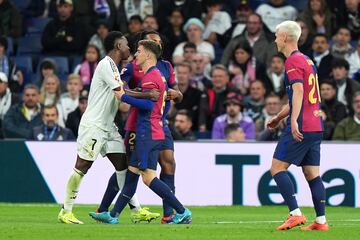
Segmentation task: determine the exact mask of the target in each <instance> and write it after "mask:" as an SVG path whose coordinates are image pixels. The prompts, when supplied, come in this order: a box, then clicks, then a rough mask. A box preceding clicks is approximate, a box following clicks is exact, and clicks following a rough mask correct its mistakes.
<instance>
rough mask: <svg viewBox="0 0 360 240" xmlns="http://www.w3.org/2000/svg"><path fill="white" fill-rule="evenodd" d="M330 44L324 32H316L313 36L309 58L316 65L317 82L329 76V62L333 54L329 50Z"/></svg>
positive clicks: (331, 60)
mask: <svg viewBox="0 0 360 240" xmlns="http://www.w3.org/2000/svg"><path fill="white" fill-rule="evenodd" d="M329 48H330V46H329V43H328V39H327V37H326V35H325V34H323V33H318V34H316V35H315V36H314V41H313V44H312V50H313V52H312V54H311V55H310V56H311V59H312V60H313V62H314V63H315V65H316V67H317V72H318V77H319V82H320V83H321V82H322V81H323V80H325V79H329V78H330V74H331V63H332V62H333V59H334V57H333V55H332V54H331V53H330V50H329Z"/></svg>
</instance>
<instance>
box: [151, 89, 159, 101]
mask: <svg viewBox="0 0 360 240" xmlns="http://www.w3.org/2000/svg"><path fill="white" fill-rule="evenodd" d="M149 96H150V100H151V101H154V102H156V101H157V100H158V99H159V97H160V92H159V90H157V89H155V88H153V89H151V90H150V91H149Z"/></svg>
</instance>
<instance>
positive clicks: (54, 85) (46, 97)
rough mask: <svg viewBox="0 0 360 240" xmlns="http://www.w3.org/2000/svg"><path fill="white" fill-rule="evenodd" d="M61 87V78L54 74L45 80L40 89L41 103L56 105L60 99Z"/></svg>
mask: <svg viewBox="0 0 360 240" xmlns="http://www.w3.org/2000/svg"><path fill="white" fill-rule="evenodd" d="M60 95H61V87H60V80H59V78H58V77H57V76H56V75H55V74H53V75H50V76H48V77H46V78H45V79H44V82H43V85H42V87H41V89H40V103H41V104H43V105H45V106H46V105H56V104H57V103H58V101H59V99H60Z"/></svg>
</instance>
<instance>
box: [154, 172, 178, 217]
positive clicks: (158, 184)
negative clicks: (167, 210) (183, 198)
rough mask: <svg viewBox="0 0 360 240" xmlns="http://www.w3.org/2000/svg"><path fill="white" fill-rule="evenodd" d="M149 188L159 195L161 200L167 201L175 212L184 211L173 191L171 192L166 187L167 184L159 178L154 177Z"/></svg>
mask: <svg viewBox="0 0 360 240" xmlns="http://www.w3.org/2000/svg"><path fill="white" fill-rule="evenodd" d="M149 188H150V189H151V190H153V192H154V193H156V194H157V195H158V196H159V197H161V198H162V199H163V201H166V202H167V203H169V205H170V206H171V207H172V208H174V209H175V211H176V212H177V213H184V211H185V208H184V206H183V205H182V204H181V203H180V202H179V200H178V199H177V198H176V197H175V195H174V193H172V192H171V189H170V188H169V187H168V185H166V184H165V183H163V182H162V181H161V180H160V179H158V178H154V179H153V180H152V181H151V183H150V185H149Z"/></svg>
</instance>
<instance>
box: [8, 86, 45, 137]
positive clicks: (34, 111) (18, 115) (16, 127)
mask: <svg viewBox="0 0 360 240" xmlns="http://www.w3.org/2000/svg"><path fill="white" fill-rule="evenodd" d="M39 93H40V92H39V88H38V87H36V86H35V85H33V84H28V85H26V86H25V88H24V94H23V99H22V100H23V104H18V105H14V106H12V107H11V108H10V109H9V111H8V112H7V113H6V114H5V117H4V121H3V130H4V137H5V138H25V139H29V138H30V137H31V131H32V128H33V127H35V126H39V125H40V124H41V123H42V120H41V114H40V111H41V106H40V103H39V99H40V95H39Z"/></svg>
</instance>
